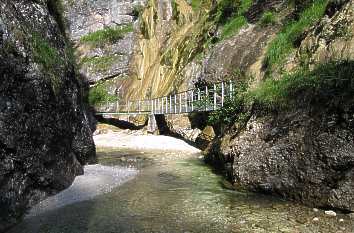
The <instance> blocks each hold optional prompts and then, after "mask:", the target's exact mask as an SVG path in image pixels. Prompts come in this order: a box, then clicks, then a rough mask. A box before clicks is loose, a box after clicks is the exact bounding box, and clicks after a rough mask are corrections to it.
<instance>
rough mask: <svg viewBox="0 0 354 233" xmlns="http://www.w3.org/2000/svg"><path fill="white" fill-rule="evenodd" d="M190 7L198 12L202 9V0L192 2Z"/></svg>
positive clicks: (192, 0)
mask: <svg viewBox="0 0 354 233" xmlns="http://www.w3.org/2000/svg"><path fill="white" fill-rule="evenodd" d="M190 5H191V7H192V9H193V10H194V11H197V10H199V9H200V6H201V5H202V0H191V3H190Z"/></svg>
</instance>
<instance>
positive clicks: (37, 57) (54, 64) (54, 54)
mask: <svg viewBox="0 0 354 233" xmlns="http://www.w3.org/2000/svg"><path fill="white" fill-rule="evenodd" d="M32 49H33V59H34V61H35V62H36V63H37V64H40V65H41V66H42V69H43V71H44V72H45V73H46V74H47V77H49V78H50V81H51V84H52V87H53V90H54V92H55V93H58V91H59V88H60V82H61V80H60V78H59V77H57V72H56V70H57V68H58V67H60V66H61V65H62V64H64V60H63V58H62V56H61V55H60V53H59V51H58V50H57V49H56V48H54V47H52V46H51V45H50V44H49V42H48V41H47V40H45V39H43V37H41V36H40V35H39V34H37V33H34V34H33V35H32Z"/></svg>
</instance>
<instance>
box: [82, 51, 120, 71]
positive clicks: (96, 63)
mask: <svg viewBox="0 0 354 233" xmlns="http://www.w3.org/2000/svg"><path fill="white" fill-rule="evenodd" d="M117 59H119V57H118V56H115V55H110V56H102V57H84V58H83V59H82V60H81V65H83V64H85V65H89V66H91V67H92V68H93V70H94V71H96V72H104V71H107V69H109V68H110V67H111V66H112V65H113V64H114V62H115V61H117Z"/></svg>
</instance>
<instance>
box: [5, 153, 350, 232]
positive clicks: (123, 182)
mask: <svg viewBox="0 0 354 233" xmlns="http://www.w3.org/2000/svg"><path fill="white" fill-rule="evenodd" d="M98 156H99V163H100V165H94V166H93V167H88V168H85V171H86V172H87V173H88V174H87V175H85V176H83V177H81V178H77V179H78V180H79V181H75V183H74V185H73V186H72V187H71V188H69V189H68V190H66V191H64V192H66V193H64V192H63V193H64V194H63V193H60V194H58V195H61V196H58V195H57V196H54V197H51V198H50V199H48V200H46V201H44V202H42V203H41V204H39V205H38V206H36V207H34V208H33V209H32V210H31V211H30V212H29V213H28V215H27V216H26V218H25V219H24V221H23V222H22V223H21V224H19V225H17V226H16V227H15V228H13V229H12V230H10V231H9V233H125V232H126V233H135V232H136V233H148V232H156V233H157V232H161V233H174V232H176V233H177V232H178V233H192V232H200V233H208V232H212V233H214V232H215V233H218V232H220V233H227V232H252V233H253V232H354V223H353V220H351V219H350V218H349V217H348V216H346V215H342V214H338V215H337V217H328V216H326V215H325V214H324V211H323V210H319V211H314V210H313V209H312V208H308V207H304V206H302V205H299V204H294V203H291V202H287V201H284V200H281V199H279V198H275V197H271V196H265V195H260V194H253V193H248V192H238V191H234V190H230V189H227V186H228V185H227V183H226V182H225V181H224V179H223V177H222V176H221V175H218V174H216V173H214V171H213V170H212V168H210V167H208V166H206V165H205V164H204V162H203V161H202V160H201V159H199V158H198V157H199V156H200V154H193V153H184V152H161V151H160V152H159V151H151V150H149V151H145V152H144V151H134V150H124V151H122V150H121V149H120V150H119V151H117V150H116V149H99V150H98ZM112 174H113V175H112ZM111 176H113V177H111ZM70 189H71V190H70ZM73 194H75V195H73ZM314 218H318V221H314V220H313V219H314Z"/></svg>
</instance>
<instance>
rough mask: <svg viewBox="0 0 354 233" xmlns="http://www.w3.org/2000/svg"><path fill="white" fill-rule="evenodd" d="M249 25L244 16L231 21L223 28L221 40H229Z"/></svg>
mask: <svg viewBox="0 0 354 233" xmlns="http://www.w3.org/2000/svg"><path fill="white" fill-rule="evenodd" d="M246 24H247V20H246V18H245V17H244V16H242V15H241V16H237V17H235V18H233V19H232V20H231V21H229V22H228V23H227V24H225V26H224V27H223V30H222V33H221V39H227V38H229V37H231V36H233V35H235V34H236V33H237V32H238V31H239V30H240V29H241V28H242V27H243V26H244V25H246Z"/></svg>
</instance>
